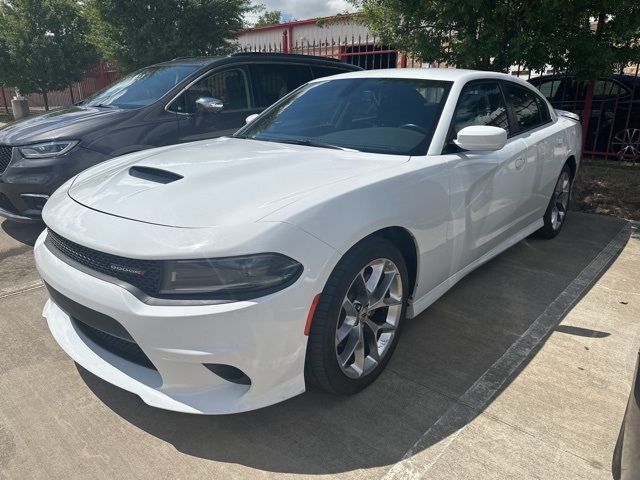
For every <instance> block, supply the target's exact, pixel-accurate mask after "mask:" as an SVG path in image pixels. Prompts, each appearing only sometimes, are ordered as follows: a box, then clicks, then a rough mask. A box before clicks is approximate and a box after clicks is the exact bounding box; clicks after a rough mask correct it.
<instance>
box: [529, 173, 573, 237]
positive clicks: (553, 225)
mask: <svg viewBox="0 0 640 480" xmlns="http://www.w3.org/2000/svg"><path fill="white" fill-rule="evenodd" d="M571 181H572V179H571V168H570V167H569V165H567V164H565V166H564V167H563V168H562V171H561V172H560V176H559V177H558V181H557V182H556V186H555V188H554V189H553V193H552V194H551V200H550V201H549V205H548V206H547V211H546V212H545V213H544V217H543V220H544V226H543V227H542V228H541V229H540V230H538V231H537V232H536V235H537V236H538V237H541V238H554V237H555V236H556V235H558V234H559V233H560V230H562V226H563V225H564V222H565V220H566V218H567V212H568V210H569V195H570V192H571Z"/></svg>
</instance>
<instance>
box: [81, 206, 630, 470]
mask: <svg viewBox="0 0 640 480" xmlns="http://www.w3.org/2000/svg"><path fill="white" fill-rule="evenodd" d="M623 226H624V222H622V221H620V220H617V219H613V218H608V217H598V216H593V215H581V214H575V213H574V214H572V215H571V216H570V217H569V219H568V221H567V225H566V226H565V230H564V231H563V233H562V234H561V235H560V236H559V237H557V238H556V239H555V240H553V241H545V240H534V239H528V240H525V241H523V242H521V243H519V244H518V245H516V246H514V247H513V248H511V249H510V250H509V251H507V252H505V253H504V254H502V255H500V256H499V257H498V258H496V259H494V260H493V261H491V262H489V263H488V264H486V265H484V266H483V267H481V268H479V269H477V270H476V271H474V272H473V273H471V274H470V275H469V276H467V277H466V278H465V279H463V280H462V281H461V282H460V283H459V284H458V285H456V286H455V287H454V288H453V289H452V290H451V291H449V292H448V293H447V294H446V295H445V296H444V297H442V298H441V299H440V300H439V301H438V302H436V303H435V304H434V305H432V306H431V307H430V308H429V309H427V311H426V312H424V313H423V314H421V315H420V316H419V317H418V318H416V319H414V320H411V321H408V322H407V324H406V325H405V329H404V332H403V335H402V339H401V340H400V343H399V345H398V348H397V350H396V352H395V354H394V357H393V359H392V360H391V362H390V363H389V366H388V368H387V370H386V371H385V372H384V373H383V374H382V375H381V376H380V377H379V379H378V380H377V381H376V382H375V383H374V384H373V385H372V386H370V387H369V388H367V389H366V390H365V391H363V392H361V393H360V394H358V395H355V396H351V397H337V396H332V395H328V394H325V393H323V392H320V391H317V390H312V391H309V392H307V393H305V394H303V395H300V396H298V397H296V398H293V399H291V400H288V401H286V402H284V403H281V404H278V405H274V406H272V407H269V408H265V409H262V410H258V411H254V412H248V413H244V414H237V415H228V416H193V415H187V414H178V413H174V412H167V411H163V410H158V409H155V408H152V407H148V406H146V405H145V404H143V402H142V401H141V400H140V399H138V397H136V396H135V395H133V394H130V393H128V392H125V391H123V390H120V389H118V388H116V387H113V386H112V385H110V384H108V383H106V382H104V381H102V380H100V379H99V378H97V377H95V376H94V375H92V374H91V373H89V372H88V371H86V370H84V369H83V368H82V367H80V366H78V367H77V368H78V370H79V372H80V375H81V376H82V378H83V379H84V381H85V382H86V383H87V385H88V386H89V388H90V389H91V390H92V391H93V392H94V393H95V394H96V395H97V396H98V397H99V398H100V399H101V400H102V402H104V403H105V404H106V405H107V406H108V407H109V408H110V409H111V410H113V411H114V412H115V413H117V414H118V415H120V416H121V417H123V418H124V419H125V420H127V421H128V422H130V423H132V424H133V425H135V426H136V427H138V428H140V429H143V430H144V431H146V432H148V433H149V434H151V435H154V436H156V437H158V438H160V439H162V440H164V441H166V442H169V443H171V444H172V445H174V446H175V448H176V449H177V450H179V451H180V452H183V453H185V454H188V455H192V456H196V457H200V458H204V459H211V460H216V461H221V462H231V463H239V464H242V465H246V466H248V467H251V468H256V469H261V470H267V471H272V472H287V473H303V474H332V473H337V472H344V471H351V470H356V469H359V468H369V467H376V466H384V465H391V464H393V463H395V462H397V461H398V460H400V459H401V458H402V456H403V455H404V454H405V453H406V452H407V451H408V450H409V449H411V448H412V447H413V446H414V444H415V442H416V440H417V439H419V438H420V437H421V436H422V435H423V434H424V433H425V432H426V431H427V430H428V429H429V428H430V427H431V426H432V425H434V423H435V422H436V421H438V419H439V418H441V417H442V416H443V414H445V412H447V410H449V409H450V408H451V407H452V406H455V405H459V404H458V403H457V401H458V400H459V398H460V397H461V396H462V395H463V394H464V393H465V392H467V390H469V389H470V387H472V386H473V385H474V384H475V383H476V381H477V380H478V379H479V378H480V377H482V375H483V374H484V373H485V372H486V371H487V370H488V369H489V368H490V367H491V366H492V365H493V364H494V363H495V362H496V361H497V360H498V359H500V358H501V357H502V356H503V354H504V353H505V352H506V351H507V349H509V347H510V346H511V345H512V344H513V343H514V342H515V341H517V340H518V339H519V338H520V337H521V335H523V333H524V332H525V331H527V329H528V328H529V327H530V326H531V325H532V324H533V323H534V322H535V321H536V319H537V318H538V317H539V316H540V315H541V314H542V313H543V312H544V311H545V310H546V309H547V307H548V306H549V305H550V304H551V303H552V302H553V301H554V300H555V299H556V298H557V297H558V296H559V295H560V294H561V293H562V292H563V291H564V290H565V289H566V288H567V287H568V286H569V285H570V284H571V283H572V281H573V280H574V279H575V278H576V277H577V276H578V275H579V274H580V272H581V271H582V270H583V269H584V268H585V267H586V266H587V265H589V263H590V262H591V261H592V260H593V259H594V258H595V257H596V256H597V255H598V254H599V253H600V252H601V251H602V250H603V248H604V247H605V246H606V245H607V244H608V243H609V242H610V241H611V240H612V239H613V238H614V237H615V236H616V235H617V234H618V233H619V232H620V231H621V228H622V227H623ZM605 270H606V268H604V269H603V271H605ZM601 273H603V272H601ZM594 281H595V279H594ZM588 289H589V288H587V289H586V291H588ZM586 291H585V292H583V294H584V293H586ZM560 320H561V318H558V319H557V322H560ZM557 322H556V324H557ZM562 330H563V331H565V333H571V334H577V335H590V336H594V337H595V338H599V337H601V336H603V335H604V336H606V332H597V333H600V334H602V335H596V334H595V333H594V332H580V331H578V330H575V329H574V330H573V331H568V330H567V329H566V328H564V327H562ZM536 351H537V349H534V351H533V352H532V353H531V354H530V355H529V357H528V358H527V360H525V363H526V362H528V361H530V359H531V357H532V355H535V352H536ZM522 368H523V365H520V368H518V369H517V370H516V372H515V374H513V375H512V376H511V377H510V378H506V381H505V382H504V384H503V386H502V389H504V388H505V387H506V386H507V385H508V384H509V383H510V382H511V381H512V380H513V378H514V377H515V376H517V374H518V372H520V371H521V370H522ZM500 391H501V390H499V391H498V392H497V394H499V393H500ZM493 398H495V396H494V397H493ZM484 407H486V405H484ZM484 407H483V408H484ZM463 408H467V407H464V406H463ZM467 410H470V413H469V414H468V415H465V416H464V417H463V418H461V419H460V420H459V421H457V423H456V422H454V423H453V424H451V425H449V426H444V427H443V426H441V427H440V428H437V429H434V432H435V433H434V434H433V435H430V436H429V437H428V440H427V441H426V442H425V443H423V444H420V447H419V448H420V449H423V448H427V447H429V446H430V445H431V444H433V443H435V442H437V441H439V440H441V439H442V438H445V437H446V436H448V435H449V434H451V433H452V432H453V431H455V429H457V428H460V427H461V426H464V424H466V423H467V422H468V421H470V420H471V419H473V418H474V417H475V416H477V415H478V414H479V413H480V411H481V409H480V410H477V409H473V408H471V409H469V408H467Z"/></svg>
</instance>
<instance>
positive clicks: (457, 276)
mask: <svg viewBox="0 0 640 480" xmlns="http://www.w3.org/2000/svg"><path fill="white" fill-rule="evenodd" d="M543 226H544V220H543V219H539V220H536V221H535V222H534V223H532V224H531V225H529V226H527V227H525V228H524V229H522V230H520V231H519V232H518V233H516V234H515V235H512V236H511V237H509V238H508V239H506V240H505V241H504V242H502V243H501V244H499V245H497V246H496V247H494V248H493V249H491V250H490V251H488V252H487V253H485V254H484V255H482V256H481V257H480V258H478V259H477V260H474V261H473V262H471V263H470V264H469V265H467V266H466V267H464V268H463V269H461V270H458V271H457V272H456V273H454V274H453V275H451V276H450V277H449V278H447V279H446V280H445V281H444V282H442V283H441V284H440V285H438V286H436V287H434V288H433V289H432V290H430V291H429V292H427V293H426V294H425V295H423V296H422V297H420V298H418V299H416V300H414V301H413V302H412V303H410V304H409V305H408V306H407V318H413V317H415V316H417V315H419V314H420V313H421V312H423V311H424V310H425V309H426V308H427V307H429V305H431V304H432V303H433V302H435V301H436V300H437V299H438V298H440V297H441V296H442V295H444V294H445V293H446V292H447V290H449V289H450V288H451V287H453V286H454V285H455V284H456V283H458V282H459V281H460V280H461V279H462V278H464V276H465V275H467V274H468V273H470V272H472V271H473V270H475V269H476V268H478V267H479V266H480V265H482V264H483V263H485V262H488V261H489V260H491V259H492V258H493V257H495V256H497V255H499V254H501V253H502V252H504V251H505V250H507V249H508V248H510V247H512V246H514V245H515V244H516V243H518V242H519V241H521V240H524V239H525V238H527V237H528V236H529V235H531V234H532V233H533V232H535V231H536V230H538V229H540V228H541V227H543Z"/></svg>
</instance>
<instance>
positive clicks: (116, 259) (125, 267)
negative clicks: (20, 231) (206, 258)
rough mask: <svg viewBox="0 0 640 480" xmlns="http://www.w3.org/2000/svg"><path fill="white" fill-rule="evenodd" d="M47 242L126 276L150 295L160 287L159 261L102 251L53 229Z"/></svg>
mask: <svg viewBox="0 0 640 480" xmlns="http://www.w3.org/2000/svg"><path fill="white" fill-rule="evenodd" d="M47 245H48V246H53V247H54V248H55V249H57V250H58V251H59V252H60V253H62V254H63V255H64V256H65V257H67V258H70V259H71V260H73V261H75V262H77V263H79V264H80V265H83V266H85V267H87V268H89V269H91V270H94V271H96V272H99V273H102V274H104V275H109V276H111V277H115V278H117V279H119V280H122V281H123V282H126V283H128V284H130V285H133V286H135V287H137V288H139V289H140V290H142V291H143V292H144V293H146V294H147V295H150V296H154V295H157V294H158V292H159V291H160V283H161V282H162V275H163V269H162V263H161V262H159V261H154V260H137V259H133V258H125V257H120V256H118V255H111V254H109V253H103V252H99V251H97V250H93V249H91V248H87V247H83V246H82V245H78V244H77V243H74V242H72V241H71V240H67V239H66V238H63V237H61V236H60V235H58V234H57V233H55V232H54V231H52V230H47Z"/></svg>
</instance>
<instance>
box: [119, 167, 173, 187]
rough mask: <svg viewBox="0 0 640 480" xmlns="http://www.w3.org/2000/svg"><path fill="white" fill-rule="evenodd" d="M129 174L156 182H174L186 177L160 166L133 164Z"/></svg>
mask: <svg viewBox="0 0 640 480" xmlns="http://www.w3.org/2000/svg"><path fill="white" fill-rule="evenodd" d="M129 175H131V176H132V177H135V178H141V179H142V180H147V181H149V182H154V183H162V184H167V183H172V182H175V181H176V180H180V179H181V178H184V177H183V176H182V175H178V174H177V173H174V172H170V171H168V170H162V169H160V168H153V167H143V166H141V165H136V166H133V167H131V168H130V169H129Z"/></svg>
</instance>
